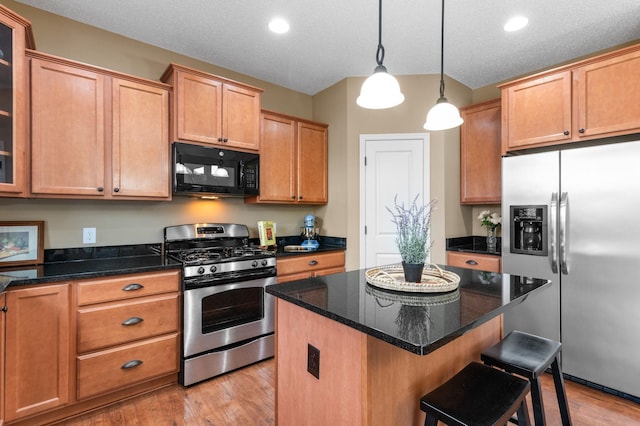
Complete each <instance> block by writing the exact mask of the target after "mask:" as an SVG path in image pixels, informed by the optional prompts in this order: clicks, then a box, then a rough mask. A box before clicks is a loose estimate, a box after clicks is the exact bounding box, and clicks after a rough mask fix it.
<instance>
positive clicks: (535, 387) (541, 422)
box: [530, 377, 546, 426]
mask: <svg viewBox="0 0 640 426" xmlns="http://www.w3.org/2000/svg"><path fill="white" fill-rule="evenodd" d="M530 382H531V402H532V404H533V419H534V421H535V425H536V426H545V425H546V421H545V418H544V405H543V402H542V389H541V387H540V378H539V377H535V378H533V379H532V380H530Z"/></svg>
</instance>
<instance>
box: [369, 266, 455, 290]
mask: <svg viewBox="0 0 640 426" xmlns="http://www.w3.org/2000/svg"><path fill="white" fill-rule="evenodd" d="M365 276H366V279H367V282H368V283H369V284H371V285H372V286H375V287H378V288H384V289H387V290H395V291H406V292H416V293H444V292H448V291H453V290H455V289H457V288H458V286H459V285H460V276H458V275H457V274H454V273H453V272H450V271H445V270H444V269H442V268H440V267H439V266H438V265H435V264H429V265H428V266H427V265H425V268H424V269H423V270H422V278H421V280H420V282H419V283H412V282H407V281H405V280H404V271H403V269H402V265H401V264H393V265H386V266H379V267H376V268H371V269H368V270H367V271H366V272H365Z"/></svg>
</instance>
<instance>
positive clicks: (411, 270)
mask: <svg viewBox="0 0 640 426" xmlns="http://www.w3.org/2000/svg"><path fill="white" fill-rule="evenodd" d="M402 269H403V270H404V280H405V281H406V282H408V283H419V282H420V281H421V280H422V270H423V269H424V263H405V262H404V261H403V262H402Z"/></svg>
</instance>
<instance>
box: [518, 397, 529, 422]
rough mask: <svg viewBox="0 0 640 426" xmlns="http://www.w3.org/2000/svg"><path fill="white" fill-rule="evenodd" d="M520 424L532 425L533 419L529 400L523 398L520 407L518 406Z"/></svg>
mask: <svg viewBox="0 0 640 426" xmlns="http://www.w3.org/2000/svg"><path fill="white" fill-rule="evenodd" d="M517 424H518V425H519V426H531V419H530V418H529V410H528V409H527V400H526V399H523V400H522V404H520V408H518V423H517Z"/></svg>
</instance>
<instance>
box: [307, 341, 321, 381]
mask: <svg viewBox="0 0 640 426" xmlns="http://www.w3.org/2000/svg"><path fill="white" fill-rule="evenodd" d="M307 371H308V372H309V373H311V374H312V375H313V376H314V377H315V378H316V379H318V380H319V379H320V349H318V348H314V347H313V346H311V345H310V344H307Z"/></svg>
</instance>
